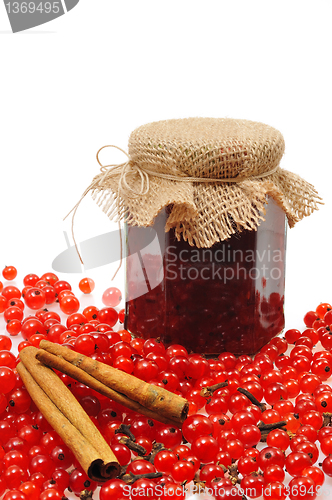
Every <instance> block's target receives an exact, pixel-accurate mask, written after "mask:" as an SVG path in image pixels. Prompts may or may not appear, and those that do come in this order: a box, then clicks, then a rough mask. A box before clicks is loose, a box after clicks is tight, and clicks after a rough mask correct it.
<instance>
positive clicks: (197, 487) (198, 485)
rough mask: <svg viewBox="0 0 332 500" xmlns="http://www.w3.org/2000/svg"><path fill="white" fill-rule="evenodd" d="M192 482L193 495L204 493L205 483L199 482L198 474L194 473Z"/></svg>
mask: <svg viewBox="0 0 332 500" xmlns="http://www.w3.org/2000/svg"><path fill="white" fill-rule="evenodd" d="M193 482H194V488H193V493H194V494H198V493H204V491H205V481H201V480H200V478H199V473H198V472H196V474H195V477H194V479H193Z"/></svg>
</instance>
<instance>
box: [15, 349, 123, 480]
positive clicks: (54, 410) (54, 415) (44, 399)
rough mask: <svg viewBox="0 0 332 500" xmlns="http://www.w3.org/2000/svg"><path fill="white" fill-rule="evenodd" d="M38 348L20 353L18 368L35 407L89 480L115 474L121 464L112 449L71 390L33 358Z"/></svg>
mask: <svg viewBox="0 0 332 500" xmlns="http://www.w3.org/2000/svg"><path fill="white" fill-rule="evenodd" d="M37 351H38V349H36V348H35V347H32V346H29V347H26V348H24V349H23V350H22V351H21V352H20V359H21V361H20V363H19V364H18V365H17V371H18V373H19V375H20V377H21V378H22V380H23V383H24V385H25V387H26V389H27V390H28V392H29V394H30V396H31V398H32V399H33V401H34V402H35V404H36V406H37V407H38V409H39V410H40V411H41V413H42V414H43V415H44V417H45V418H46V420H47V421H48V422H49V423H50V425H51V426H52V427H53V429H54V430H55V431H56V432H57V433H58V434H59V436H60V437H61V438H62V440H63V441H64V443H65V444H66V445H67V446H68V447H69V448H70V449H71V450H72V452H73V453H74V455H75V457H76V458H77V460H78V461H79V462H80V464H81V466H82V468H83V469H84V471H85V472H86V473H87V475H88V476H89V477H90V479H92V480H94V481H98V482H102V481H107V480H109V479H112V478H114V477H116V476H117V475H118V474H119V472H120V465H119V463H118V461H117V459H116V457H115V455H114V454H113V452H112V450H111V449H110V447H109V446H108V444H107V443H106V441H105V440H104V438H103V437H102V435H101V434H100V432H99V431H98V429H97V428H96V426H95V425H94V424H93V423H92V421H91V419H90V418H89V416H88V415H87V414H86V413H85V411H84V410H83V408H82V407H81V405H80V404H79V403H78V402H77V400H76V398H75V397H74V396H73V395H72V393H71V392H70V390H69V389H68V388H67V387H66V386H65V384H64V383H63V382H62V381H61V380H60V378H59V377H58V376H57V375H56V374H55V373H54V372H53V370H52V369H51V368H49V367H47V366H45V365H44V364H43V363H41V362H40V361H38V360H37V359H36V353H37Z"/></svg>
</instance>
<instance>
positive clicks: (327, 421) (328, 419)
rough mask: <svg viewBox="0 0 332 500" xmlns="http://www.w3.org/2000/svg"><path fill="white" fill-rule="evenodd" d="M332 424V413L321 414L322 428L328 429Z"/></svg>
mask: <svg viewBox="0 0 332 500" xmlns="http://www.w3.org/2000/svg"><path fill="white" fill-rule="evenodd" d="M331 423H332V413H329V412H324V413H323V425H322V427H328V426H330V425H331Z"/></svg>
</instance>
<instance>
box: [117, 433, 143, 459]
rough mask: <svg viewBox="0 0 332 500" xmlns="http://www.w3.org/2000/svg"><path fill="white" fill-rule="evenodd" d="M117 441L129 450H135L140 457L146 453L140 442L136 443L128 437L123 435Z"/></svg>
mask: <svg viewBox="0 0 332 500" xmlns="http://www.w3.org/2000/svg"><path fill="white" fill-rule="evenodd" d="M119 443H120V444H124V445H125V446H127V448H129V449H130V450H131V451H136V453H138V455H140V456H141V457H142V456H144V455H146V449H145V448H144V447H143V446H141V445H140V444H137V443H135V442H134V441H132V440H131V439H130V438H129V437H125V436H123V437H122V438H121V439H120V440H119Z"/></svg>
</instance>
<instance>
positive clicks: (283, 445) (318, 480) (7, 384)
mask: <svg viewBox="0 0 332 500" xmlns="http://www.w3.org/2000/svg"><path fill="white" fill-rule="evenodd" d="M16 274H17V272H16V269H15V268H13V267H12V266H9V267H6V268H5V269H4V272H3V276H4V278H5V279H6V280H10V279H14V278H15V277H16ZM82 281H84V283H82ZM82 281H81V282H80V286H79V288H80V289H81V291H82V292H83V293H90V291H91V289H93V287H94V283H93V282H92V280H90V279H88V278H85V280H82ZM23 285H24V288H23V290H22V291H20V290H19V289H18V288H17V287H15V286H11V285H6V286H3V284H2V283H1V282H0V292H1V295H0V312H1V313H3V317H4V320H5V322H6V328H7V332H8V333H9V334H10V335H14V336H16V335H18V334H19V333H20V334H21V335H22V337H23V340H22V342H20V343H19V345H18V350H19V351H20V350H21V349H23V348H24V347H25V346H28V345H34V346H36V347H38V346H39V343H40V341H41V340H42V339H47V340H50V341H52V342H56V343H60V344H63V345H65V346H67V347H68V348H69V349H74V350H76V351H77V352H80V353H82V354H85V355H87V356H90V357H91V358H93V359H96V360H98V361H101V362H103V363H106V364H108V365H111V366H113V367H116V368H118V369H120V370H123V371H125V372H127V373H130V374H133V375H135V376H136V377H138V378H140V379H142V380H145V381H147V382H149V383H151V384H155V385H158V386H161V387H164V388H166V389H168V390H169V391H171V392H174V393H176V394H179V395H182V396H183V397H185V398H186V399H187V400H188V401H189V405H190V410H189V416H188V417H187V419H186V420H185V421H184V423H183V425H182V428H181V429H180V428H177V427H176V426H170V425H165V424H161V423H160V422H157V421H154V420H150V419H148V418H147V417H145V416H143V415H140V414H137V413H134V412H132V411H130V410H128V409H127V408H125V407H123V406H121V405H119V404H117V403H115V402H113V401H111V400H109V399H108V398H106V397H105V396H102V395H100V394H99V393H97V392H95V391H94V390H92V389H91V388H89V387H87V386H85V385H83V384H81V383H78V382H76V381H75V380H73V379H71V378H70V377H69V376H67V375H64V374H61V373H59V377H60V378H61V379H62V381H63V382H64V383H65V384H66V385H67V387H69V389H70V390H71V391H72V393H73V394H74V395H75V397H76V398H77V400H78V401H79V403H80V404H81V405H82V407H83V408H84V409H85V411H86V412H87V414H88V415H89V416H90V418H91V419H92V421H93V422H94V423H95V424H96V426H97V427H98V428H99V429H100V431H101V432H102V434H103V436H104V437H105V439H106V441H107V442H108V443H109V445H110V446H111V448H112V450H113V452H114V454H115V455H116V457H117V459H118V461H119V463H120V465H121V466H122V472H121V475H120V476H119V477H118V478H117V479H113V480H110V481H108V482H107V483H104V484H97V483H95V482H93V481H91V480H90V479H89V478H88V477H87V476H86V474H85V473H84V471H83V470H82V469H81V467H80V464H79V463H78V462H77V461H76V459H75V457H74V456H73V454H72V452H71V451H70V450H69V449H68V448H67V447H66V446H65V445H64V443H63V442H62V440H61V439H60V438H59V436H58V435H57V434H56V433H55V431H54V430H53V429H52V428H51V427H50V425H49V424H48V422H47V421H46V420H45V418H44V417H43V415H42V414H41V413H40V412H39V411H38V409H37V408H36V406H35V405H34V404H33V402H32V401H31V399H30V396H29V394H28V392H27V390H26V389H25V388H24V386H23V384H22V381H21V380H20V378H19V376H18V374H17V372H16V370H15V367H16V364H17V362H18V359H17V357H16V356H15V354H14V353H13V352H12V351H11V348H12V341H11V338H10V336H8V335H0V496H2V495H4V500H39V499H40V500H61V499H62V498H63V496H65V495H66V492H67V491H71V492H73V494H74V495H76V496H81V497H84V495H86V494H87V493H84V494H82V491H85V490H88V492H89V493H88V495H90V496H91V495H92V492H94V491H96V490H97V491H98V492H99V496H100V500H123V499H125V498H127V499H128V498H129V499H130V498H131V499H134V498H142V497H143V498H144V497H148V498H150V499H155V500H165V499H169V498H176V499H181V498H182V499H184V498H185V496H186V489H187V490H189V491H193V489H194V487H195V488H196V490H197V489H198V490H199V489H203V488H205V490H206V491H207V492H209V493H211V495H212V498H215V499H217V500H222V499H224V498H229V497H233V498H234V497H235V499H236V500H240V499H241V498H242V494H245V496H246V497H248V498H258V497H260V496H263V497H264V499H266V500H267V499H271V500H284V499H285V498H286V497H287V496H289V498H290V499H291V500H295V499H297V500H298V499H301V500H310V499H312V500H314V499H315V498H316V496H317V495H318V493H319V488H321V487H322V485H323V483H324V478H325V475H328V476H332V426H330V425H329V424H330V423H331V417H332V389H331V387H330V386H329V385H328V384H327V383H326V381H327V380H328V378H329V377H330V374H331V369H332V354H331V353H330V349H331V345H332V344H331V339H332V334H331V331H330V329H331V327H332V306H331V305H329V304H327V303H325V304H320V305H319V306H318V307H317V309H316V311H310V312H308V313H307V314H306V315H305V317H304V323H305V326H306V328H305V329H304V331H302V332H301V331H299V330H296V329H291V330H288V331H286V333H285V337H284V338H280V337H276V338H274V339H272V340H271V341H270V342H269V343H268V344H267V345H266V346H264V347H263V348H262V349H261V350H260V351H259V352H258V353H257V354H256V355H255V356H254V357H250V356H246V355H242V356H239V357H238V358H236V357H235V356H234V355H233V354H231V353H229V352H223V353H221V354H220V355H219V356H218V358H217V359H205V358H204V357H203V356H201V355H199V354H190V353H188V351H187V350H186V349H185V348H184V347H183V346H181V345H178V344H173V345H171V346H169V347H165V346H164V345H163V344H162V343H161V342H158V340H156V339H147V340H145V339H141V338H132V336H131V335H130V333H129V332H128V331H126V330H124V329H123V328H122V326H121V323H123V321H124V311H123V310H121V311H119V312H118V311H117V310H116V309H114V307H116V306H117V305H118V304H119V302H120V300H121V293H120V291H119V290H117V289H108V290H107V291H106V292H105V293H104V295H103V303H104V305H106V307H103V308H101V309H98V308H97V307H95V306H89V307H86V308H85V309H84V310H83V311H82V312H79V307H80V304H79V300H78V299H77V298H76V297H75V295H74V294H73V292H72V291H71V286H70V284H69V283H68V282H66V281H61V280H59V279H58V277H57V276H56V275H55V274H54V273H45V274H44V275H43V276H41V277H40V278H39V277H38V276H36V275H34V274H29V275H27V276H25V277H24V280H23ZM37 292H39V293H37ZM57 302H58V304H59V307H60V311H59V312H60V314H61V316H63V315H66V319H65V321H63V322H62V318H61V316H60V314H58V313H57V312H56V311H55V310H51V311H49V310H47V308H45V306H46V305H49V304H54V306H57ZM26 307H27V308H29V309H30V310H32V312H34V314H33V315H31V314H29V313H28V314H27V315H26V317H24V313H25V309H26ZM13 322H14V325H13ZM119 324H120V326H119ZM114 328H118V329H117V330H116V329H115V330H114ZM320 345H321V346H322V348H323V349H320ZM262 443H266V445H264V444H262ZM319 449H320V450H321V452H322V453H323V454H324V455H326V458H325V459H324V460H323V462H322V464H318V456H319ZM285 471H287V473H288V475H289V476H291V479H290V481H289V484H285ZM324 473H325V474H324ZM286 477H288V476H286Z"/></svg>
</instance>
